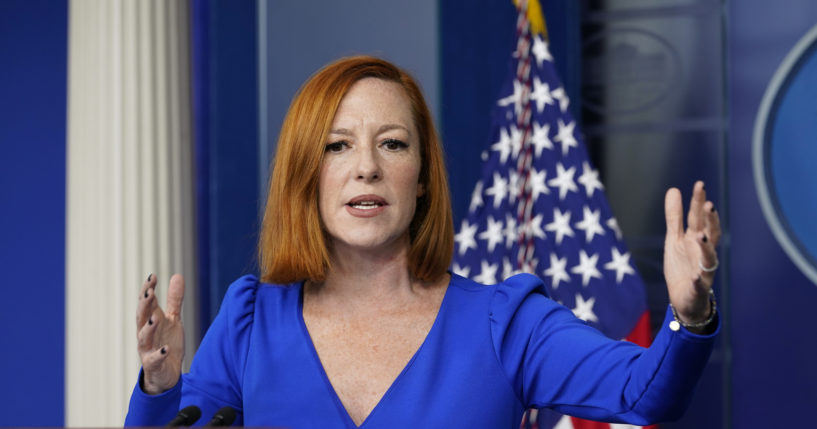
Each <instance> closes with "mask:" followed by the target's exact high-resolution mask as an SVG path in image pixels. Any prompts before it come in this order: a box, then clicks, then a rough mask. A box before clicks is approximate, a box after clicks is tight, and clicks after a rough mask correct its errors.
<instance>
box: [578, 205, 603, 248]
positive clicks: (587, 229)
mask: <svg viewBox="0 0 817 429" xmlns="http://www.w3.org/2000/svg"><path fill="white" fill-rule="evenodd" d="M582 211H583V212H584V213H583V214H584V218H582V220H581V222H576V228H577V229H581V230H584V237H585V239H586V240H587V242H588V243H589V242H591V241H592V240H593V236H595V235H596V234H599V235H604V228H602V227H601V224H600V223H599V218H600V217H601V211H600V210H595V211H593V210H590V207H587V206H584V207H583V208H582Z"/></svg>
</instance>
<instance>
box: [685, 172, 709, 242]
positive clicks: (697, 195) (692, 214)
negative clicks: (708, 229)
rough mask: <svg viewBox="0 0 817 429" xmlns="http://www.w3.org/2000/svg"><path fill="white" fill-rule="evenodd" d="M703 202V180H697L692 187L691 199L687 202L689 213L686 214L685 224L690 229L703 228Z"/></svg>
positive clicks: (704, 195) (704, 196)
mask: <svg viewBox="0 0 817 429" xmlns="http://www.w3.org/2000/svg"><path fill="white" fill-rule="evenodd" d="M704 203H706V191H705V190H704V182H702V181H700V180H699V181H697V182H695V186H693V187H692V199H691V200H690V202H689V215H688V216H687V226H688V227H689V229H690V230H692V231H695V232H697V231H701V230H703V227H704V218H703V216H704Z"/></svg>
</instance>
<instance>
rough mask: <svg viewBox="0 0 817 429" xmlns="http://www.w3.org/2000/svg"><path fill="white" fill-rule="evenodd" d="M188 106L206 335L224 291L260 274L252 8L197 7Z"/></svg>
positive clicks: (205, 2)
mask: <svg viewBox="0 0 817 429" xmlns="http://www.w3.org/2000/svg"><path fill="white" fill-rule="evenodd" d="M192 8H193V11H192V12H193V13H192V14H191V15H192V17H193V22H192V29H193V30H192V31H193V39H192V40H193V82H194V84H193V85H194V86H193V100H194V130H195V153H196V190H197V195H196V197H197V198H198V200H197V217H198V232H199V236H198V239H199V242H198V249H199V251H198V262H199V278H200V279H201V293H200V297H201V305H200V312H201V313H200V317H201V326H202V329H206V328H207V326H209V325H210V322H211V321H212V320H213V318H214V317H215V316H216V313H217V312H218V308H219V305H220V304H221V299H222V298H223V297H224V293H225V292H226V291H227V287H228V286H229V285H230V284H231V283H232V282H233V281H234V280H235V279H237V278H238V277H240V276H241V275H243V274H247V273H254V272H257V267H256V258H255V249H256V242H257V238H258V227H259V222H258V213H259V205H260V204H261V203H262V202H263V200H260V199H259V195H260V194H259V189H258V188H259V186H258V175H259V168H258V162H257V159H258V53H257V46H258V45H257V32H256V27H257V20H258V15H257V2H256V1H255V0H239V1H218V0H194V1H193V2H192Z"/></svg>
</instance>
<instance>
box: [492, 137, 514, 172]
mask: <svg viewBox="0 0 817 429" xmlns="http://www.w3.org/2000/svg"><path fill="white" fill-rule="evenodd" d="M491 150H493V151H495V152H499V160H500V162H502V163H503V164H504V163H505V162H506V161H507V160H508V157H509V156H510V155H511V136H509V135H508V131H506V130H505V128H502V129H500V130H499V141H498V142H496V143H494V144H493V145H491Z"/></svg>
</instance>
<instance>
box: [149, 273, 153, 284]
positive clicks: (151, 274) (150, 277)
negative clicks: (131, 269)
mask: <svg viewBox="0 0 817 429" xmlns="http://www.w3.org/2000/svg"><path fill="white" fill-rule="evenodd" d="M152 278H153V273H150V274H148V282H149V281H150V279H152Z"/></svg>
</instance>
